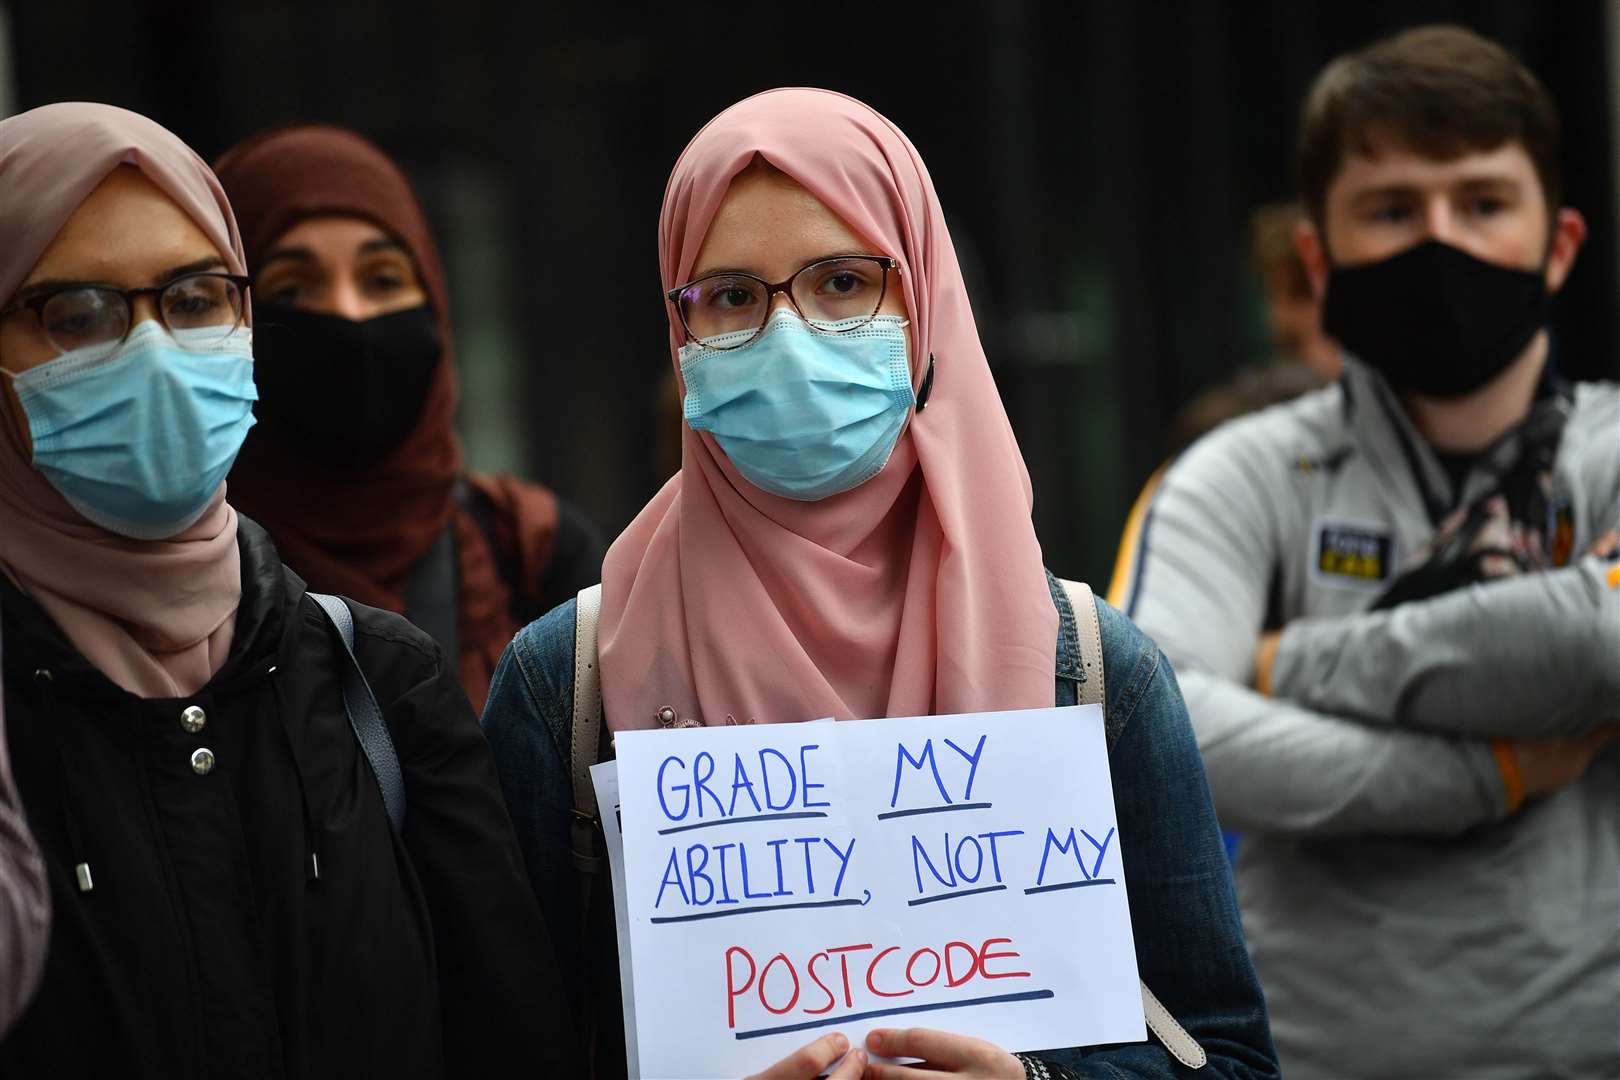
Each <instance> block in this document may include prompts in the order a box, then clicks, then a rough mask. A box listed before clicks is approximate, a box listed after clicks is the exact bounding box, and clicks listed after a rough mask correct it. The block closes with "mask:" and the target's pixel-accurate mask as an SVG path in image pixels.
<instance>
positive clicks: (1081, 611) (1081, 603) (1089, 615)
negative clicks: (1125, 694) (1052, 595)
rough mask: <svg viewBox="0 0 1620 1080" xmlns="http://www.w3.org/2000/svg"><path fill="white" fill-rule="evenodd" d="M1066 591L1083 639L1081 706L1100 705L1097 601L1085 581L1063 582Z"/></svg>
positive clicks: (1100, 678)
mask: <svg viewBox="0 0 1620 1080" xmlns="http://www.w3.org/2000/svg"><path fill="white" fill-rule="evenodd" d="M1063 591H1064V592H1065V593H1067V594H1068V596H1069V607H1071V608H1073V609H1074V628H1075V631H1076V633H1077V634H1078V635H1079V638H1080V669H1081V670H1082V671H1084V672H1085V673H1086V677H1085V678H1084V679H1083V680H1081V682H1080V685H1079V687H1078V693H1079V695H1080V700H1079V701H1078V702H1076V704H1079V705H1101V704H1102V703H1103V701H1104V700H1105V695H1104V693H1103V690H1104V680H1105V678H1106V676H1105V674H1104V673H1103V662H1102V654H1103V652H1102V623H1100V622H1098V621H1097V601H1096V598H1095V597H1094V596H1093V595H1092V592H1091V586H1090V585H1087V584H1086V583H1085V582H1083V581H1064V582H1063Z"/></svg>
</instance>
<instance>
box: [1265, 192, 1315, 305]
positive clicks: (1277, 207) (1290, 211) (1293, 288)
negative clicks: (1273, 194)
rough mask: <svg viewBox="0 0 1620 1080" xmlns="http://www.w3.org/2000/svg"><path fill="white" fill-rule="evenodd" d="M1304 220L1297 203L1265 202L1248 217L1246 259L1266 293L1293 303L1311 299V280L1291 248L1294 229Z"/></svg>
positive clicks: (1292, 246) (1303, 209)
mask: <svg viewBox="0 0 1620 1080" xmlns="http://www.w3.org/2000/svg"><path fill="white" fill-rule="evenodd" d="M1304 218H1305V208H1304V207H1303V206H1301V205H1300V204H1299V203H1297V202H1286V203H1269V204H1267V205H1265V206H1262V207H1260V208H1258V209H1257V210H1255V212H1254V213H1253V214H1252V215H1251V216H1250V218H1249V256H1250V258H1251V259H1253V260H1254V270H1255V273H1257V274H1259V275H1260V282H1261V284H1262V285H1264V286H1265V288H1266V291H1267V292H1280V293H1283V294H1285V295H1287V296H1288V297H1290V298H1292V299H1295V300H1309V299H1310V298H1311V295H1312V294H1311V279H1310V278H1309V277H1308V276H1307V275H1306V273H1305V264H1304V263H1303V262H1301V261H1300V258H1299V252H1298V250H1296V249H1295V247H1294V227H1295V226H1296V225H1298V224H1299V223H1300V222H1301V221H1303V220H1304Z"/></svg>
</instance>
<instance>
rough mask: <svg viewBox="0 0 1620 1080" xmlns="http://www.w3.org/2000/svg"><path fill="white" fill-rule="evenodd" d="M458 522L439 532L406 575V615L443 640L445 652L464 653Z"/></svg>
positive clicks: (441, 643) (452, 654)
mask: <svg viewBox="0 0 1620 1080" xmlns="http://www.w3.org/2000/svg"><path fill="white" fill-rule="evenodd" d="M458 554H459V553H458V552H457V550H456V523H455V522H454V521H452V522H451V523H450V524H448V525H446V526H445V527H444V531H442V532H441V533H439V536H438V539H436V540H434V541H433V546H432V547H430V548H428V550H427V554H425V555H423V556H422V557H421V558H420V559H418V560H416V565H415V566H412V567H411V570H410V574H409V576H407V577H406V579H405V617H406V618H407V619H409V620H411V622H413V623H415V624H416V625H417V626H418V627H420V628H421V629H422V630H423V631H425V632H426V633H427V636H428V637H430V638H432V639H433V640H434V641H437V642H438V643H439V648H441V649H443V650H444V655H446V656H448V657H451V658H452V659H454V658H455V657H458V656H460V655H461V562H460V559H459V558H458Z"/></svg>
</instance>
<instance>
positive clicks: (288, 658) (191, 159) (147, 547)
mask: <svg viewBox="0 0 1620 1080" xmlns="http://www.w3.org/2000/svg"><path fill="white" fill-rule="evenodd" d="M0 192H4V196H3V197H0V522H3V525H0V571H3V573H0V612H3V618H4V638H5V646H6V647H5V656H4V665H5V666H4V684H3V686H4V701H5V716H6V722H7V727H8V730H7V735H8V742H9V750H10V754H11V760H12V764H13V767H14V772H15V778H16V783H17V788H18V791H19V793H20V795H21V799H22V803H23V807H24V809H25V810H26V812H27V815H28V822H29V825H30V826H31V828H32V829H33V831H34V833H35V836H36V838H37V840H38V842H39V846H40V848H41V850H42V853H43V856H44V862H45V867H46V872H47V875H48V877H49V880H50V887H51V901H52V909H53V911H52V915H53V926H52V929H51V938H50V951H49V957H48V960H47V964H46V968H45V973H44V977H43V981H42V983H41V985H40V987H39V991H38V994H37V996H36V997H35V998H34V1001H33V1003H32V1005H31V1006H30V1007H29V1009H28V1010H27V1012H25V1013H24V1015H23V1016H22V1018H21V1020H20V1021H19V1022H18V1024H17V1026H16V1027H15V1028H14V1029H13V1030H12V1031H11V1032H10V1033H9V1034H8V1035H7V1036H6V1038H5V1039H4V1041H3V1042H0V1075H4V1076H8V1077H9V1076H36V1075H37V1076H43V1075H60V1076H93V1075H119V1076H170V1075H174V1074H175V1073H176V1072H177V1071H178V1072H182V1073H186V1074H188V1075H189V1074H193V1073H194V1074H196V1075H208V1076H242V1077H249V1076H252V1077H258V1076H265V1077H268V1076H288V1077H298V1076H313V1075H322V1076H326V1075H349V1076H400V1077H403V1076H438V1075H442V1074H443V1073H444V1072H445V1071H446V1070H451V1071H455V1072H457V1073H462V1072H465V1073H469V1074H470V1073H472V1072H473V1071H474V1070H476V1069H481V1068H483V1067H485V1066H489V1067H493V1063H495V1062H500V1063H503V1064H504V1063H505V1062H506V1061H509V1060H512V1058H513V1056H514V1055H515V1056H516V1058H517V1059H518V1060H522V1061H527V1062H530V1063H532V1064H533V1065H534V1067H535V1068H536V1071H538V1072H541V1073H542V1074H547V1073H545V1070H546V1069H547V1068H550V1070H551V1072H550V1073H549V1075H562V1074H563V1066H562V1065H561V1064H560V1062H561V1058H562V1053H561V1051H560V1050H559V1049H558V1048H559V1047H560V1046H562V1036H560V1035H559V1034H558V1032H559V1030H560V1029H561V1026H560V1025H557V1024H556V1023H555V1021H554V1019H553V1018H554V1017H555V1016H556V1009H555V1008H553V1007H552V1006H553V1005H554V1003H555V1002H556V991H555V985H554V982H553V980H554V978H555V968H554V964H553V960H552V956H551V951H550V947H549V945H548V942H547V937H546V933H545V928H544V926H543V925H542V923H541V917H540V913H539V911H538V910H537V908H536V906H535V903H534V900H533V897H532V896H531V895H530V893H529V890H528V889H526V888H525V887H524V882H523V879H522V873H521V870H520V869H519V867H518V862H517V860H518V852H517V850H516V848H515V845H514V842H513V838H512V833H511V826H510V824H509V821H508V819H507V817H506V814H505V811H504V810H503V808H502V805H501V799H500V794H499V791H498V788H497V783H496V777H495V773H494V767H493V763H492V761H491V759H490V755H489V751H488V747H487V745H486V744H485V742H484V740H483V739H482V737H481V736H480V735H479V732H478V728H477V724H476V721H475V719H474V717H473V715H472V713H471V712H470V710H469V709H468V707H467V704H466V699H465V697H464V696H463V694H462V693H461V689H460V687H459V686H458V685H457V683H456V681H455V678H454V676H453V674H452V673H451V671H450V669H449V668H448V666H447V664H446V662H445V660H444V657H443V656H442V654H441V653H440V652H439V651H438V650H437V649H436V648H435V646H434V645H433V643H432V642H431V641H430V640H429V639H427V638H426V637H425V636H424V635H422V634H421V633H420V632H418V631H416V630H415V629H414V628H412V627H411V626H410V625H409V624H407V623H406V622H405V621H404V620H403V619H401V618H399V617H398V616H395V615H391V614H387V613H384V612H379V611H375V610H372V609H368V608H363V607H358V606H354V607H353V608H352V609H348V608H340V610H348V611H349V614H350V619H351V620H352V630H353V632H354V633H353V636H354V639H355V651H356V653H357V654H358V663H359V668H360V669H361V670H362V671H363V673H364V676H365V679H366V681H367V682H368V683H369V687H370V691H371V697H372V698H373V699H374V700H375V702H376V703H378V704H379V705H380V706H381V710H382V713H383V714H384V716H385V717H386V723H387V726H388V728H389V729H390V730H391V732H392V740H393V744H394V747H395V750H396V752H397V757H398V764H399V767H400V771H401V772H402V774H403V789H404V795H405V803H404V816H403V824H402V827H401V828H400V830H399V831H398V832H395V831H394V828H393V826H392V824H391V817H390V808H389V807H388V806H385V800H384V796H383V795H382V793H381V792H380V790H379V782H378V781H377V780H376V779H375V778H374V776H373V774H372V771H371V768H370V766H369V765H368V763H367V762H368V758H369V751H362V749H361V747H360V745H359V744H358V740H357V737H356V734H355V732H356V730H358V729H352V728H351V721H350V718H349V714H348V713H347V711H346V709H345V692H346V687H352V686H353V685H354V684H353V682H352V681H351V682H347V683H346V680H345V677H344V676H345V673H346V671H347V670H348V668H347V667H346V665H347V664H348V657H347V654H346V652H345V649H344V643H343V639H342V638H341V637H340V636H339V635H338V633H337V632H336V631H335V630H334V629H333V625H332V624H329V623H328V621H327V618H326V616H325V614H324V613H323V612H322V611H321V609H320V608H319V607H317V606H316V604H315V602H314V601H313V600H311V599H310V598H308V597H306V596H305V589H304V585H303V582H302V581H300V580H299V579H298V578H297V576H296V575H294V574H292V573H291V572H289V571H287V570H286V569H285V568H284V567H283V566H282V564H281V561H280V559H279V558H278V556H277V554H276V551H275V548H274V547H273V546H272V545H271V543H270V541H269V539H268V537H266V535H265V534H264V532H263V531H262V530H261V529H259V528H258V527H257V526H255V525H253V524H252V523H251V522H250V521H248V520H247V519H246V518H241V517H238V516H237V514H236V512H235V511H234V510H233V509H232V508H231V506H230V504H229V503H228V502H226V499H225V488H224V484H223V481H224V478H225V475H226V473H227V472H228V471H229V469H230V467H231V463H232V461H233V460H234V459H235V457H236V453H237V450H238V448H239V447H240V446H241V443H242V439H243V436H244V435H245V434H246V433H247V431H248V428H249V427H250V426H251V425H252V424H253V414H252V405H253V401H254V398H255V391H254V386H253V362H252V353H251V347H250V346H251V330H250V328H249V326H248V323H249V321H250V319H249V316H250V313H249V308H248V299H247V291H246V284H247V282H246V278H244V277H243V276H242V275H243V258H242V248H241V244H240V243H239V241H238V240H237V231H236V225H235V221H234V219H233V218H232V216H231V210H230V206H229V204H228V203H227V201H226V199H225V196H224V193H223V191H222V190H221V189H220V187H219V184H218V183H217V181H216V180H215V179H214V176H213V174H212V173H211V172H210V171H209V170H208V167H207V166H206V165H205V164H204V163H203V162H202V161H201V160H200V159H199V158H198V157H197V156H196V155H195V154H193V153H192V152H191V151H190V150H189V149H187V148H186V147H185V146H184V145H183V144H182V143H181V142H180V141H179V140H178V139H176V138H175V137H174V136H173V135H171V134H170V133H169V132H167V131H165V130H164V129H162V128H161V127H159V126H158V125H156V124H154V123H152V122H151V121H149V120H146V119H145V118H143V117H140V116H137V115H135V114H133V113H129V112H125V111H123V110H121V109H115V108H111V107H109V106H103V105H89V104H62V105H50V106H46V107H44V108H40V109H35V110H33V111H31V112H27V113H23V114H21V115H19V116H15V117H12V118H10V119H7V120H3V121H0ZM310 392H311V393H318V392H319V387H311V390H310ZM358 700H359V699H358V698H357V699H356V701H358Z"/></svg>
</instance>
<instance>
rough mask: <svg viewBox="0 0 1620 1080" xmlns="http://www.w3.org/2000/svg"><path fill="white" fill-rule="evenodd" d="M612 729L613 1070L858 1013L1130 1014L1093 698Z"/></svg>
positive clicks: (720, 1068) (725, 1062)
mask: <svg viewBox="0 0 1620 1080" xmlns="http://www.w3.org/2000/svg"><path fill="white" fill-rule="evenodd" d="M616 746H617V759H618V760H617V765H618V776H617V779H618V792H617V794H618V804H619V807H620V814H619V818H618V820H617V822H616V824H617V825H618V827H619V829H620V830H622V834H623V835H622V840H623V857H622V859H618V858H614V859H611V860H610V861H611V864H612V869H613V874H614V888H615V894H616V897H615V899H616V901H617V903H618V906H619V909H620V930H619V932H620V942H621V948H624V947H627V948H628V952H629V956H628V957H623V956H621V962H622V964H623V966H624V967H625V968H627V969H628V975H629V977H628V978H627V979H626V980H625V983H624V985H625V1009H626V1020H627V1024H626V1031H627V1034H628V1037H629V1038H630V1040H631V1043H632V1045H631V1047H630V1059H631V1060H630V1067H631V1069H632V1074H634V1073H635V1072H636V1071H638V1069H639V1071H640V1072H641V1073H642V1074H643V1075H645V1076H649V1077H658V1078H671V1080H673V1078H677V1077H714V1076H738V1075H742V1074H745V1073H749V1072H753V1071H756V1070H758V1069H761V1068H764V1067H765V1066H767V1065H769V1064H770V1063H771V1062H773V1061H775V1060H777V1059H778V1058H780V1057H782V1056H783V1055H785V1054H787V1053H788V1052H789V1051H791V1050H793V1049H794V1048H795V1047H798V1046H800V1045H803V1044H804V1043H806V1042H808V1041H810V1040H811V1039H813V1038H815V1037H816V1036H818V1035H821V1034H824V1033H825V1032H828V1031H833V1030H837V1031H842V1032H843V1033H844V1034H846V1035H847V1036H849V1038H850V1039H851V1040H852V1041H853V1042H854V1043H856V1044H859V1043H860V1041H861V1040H862V1039H863V1038H864V1037H865V1034H866V1032H868V1031H870V1030H871V1029H872V1028H875V1027H900V1026H924V1027H934V1028H940V1029H944V1030H947V1031H955V1032H960V1033H962V1034H967V1035H974V1036H977V1037H979V1038H984V1039H988V1040H990V1041H992V1042H995V1043H997V1044H999V1045H1001V1046H1003V1047H1006V1048H1007V1049H1009V1050H1038V1049H1046V1048H1051V1047H1059V1046H1082V1045H1094V1044H1098V1043H1116V1042H1134V1041H1140V1040H1142V1039H1144V1038H1146V1030H1145V1028H1144V1025H1143V1019H1142V998H1141V992H1140V990H1139V989H1138V983H1137V971H1136V952H1135V948H1134V945H1133V942H1132V937H1131V922H1130V911H1129V906H1128V904H1127V901H1126V895H1125V885H1124V869H1123V864H1122V862H1121V856H1120V840H1119V836H1118V833H1117V831H1116V829H1115V820H1114V799H1113V789H1112V787H1111V785H1110V782H1109V773H1108V756H1107V747H1106V742H1105V739H1104V735H1103V719H1102V710H1101V709H1100V708H1099V707H1098V706H1095V705H1087V706H1074V707H1070V708H1052V709H1032V710H1027V711H1022V712H1003V713H982V714H973V715H965V716H936V717H916V718H910V719H885V720H875V721H860V722H850V723H838V724H821V723H811V724H771V725H760V726H745V727H725V728H694V729H683V730H675V731H634V732H621V733H619V735H618V737H617V743H616ZM599 768H600V767H599ZM606 779H607V777H606V776H604V775H601V774H598V776H597V783H598V791H599V792H600V791H602V790H603V781H604V780H606ZM602 805H603V813H604V817H605V816H607V815H608V814H609V813H611V812H612V811H611V809H610V807H611V806H612V804H611V803H609V802H606V801H604V802H603V804H602ZM612 831H613V830H609V832H610V844H611V840H612V837H611V833H612ZM626 931H628V935H626Z"/></svg>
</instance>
